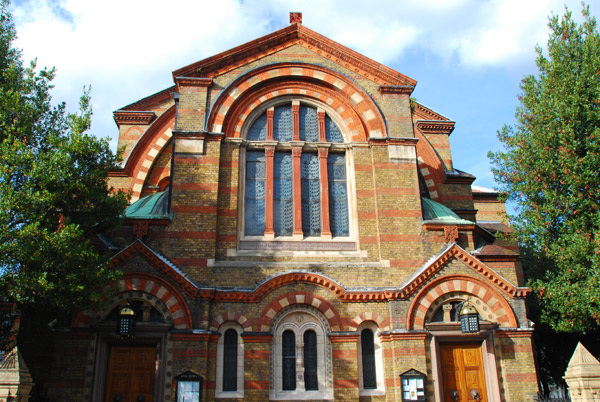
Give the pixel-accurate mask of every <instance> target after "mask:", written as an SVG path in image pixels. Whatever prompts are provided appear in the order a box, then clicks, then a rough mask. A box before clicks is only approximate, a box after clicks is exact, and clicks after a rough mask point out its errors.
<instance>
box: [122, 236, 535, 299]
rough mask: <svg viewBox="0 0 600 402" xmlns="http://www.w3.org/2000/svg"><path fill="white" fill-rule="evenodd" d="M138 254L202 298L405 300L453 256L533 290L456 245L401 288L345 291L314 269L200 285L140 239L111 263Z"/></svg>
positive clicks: (521, 292)
mask: <svg viewBox="0 0 600 402" xmlns="http://www.w3.org/2000/svg"><path fill="white" fill-rule="evenodd" d="M137 254H141V255H142V256H144V257H145V258H146V259H147V260H148V261H149V262H150V263H151V264H152V265H153V266H155V267H156V268H157V269H158V270H159V271H161V272H162V273H163V274H165V275H166V276H167V277H168V278H169V279H171V280H172V281H173V282H175V283H177V284H178V285H179V286H181V287H182V288H183V289H184V290H185V291H186V293H188V294H189V295H190V296H191V297H192V298H195V299H199V300H213V301H220V302H234V303H257V302H260V301H261V300H263V299H264V297H265V296H266V295H267V294H269V293H271V292H272V291H274V290H276V289H278V288H280V287H282V286H285V285H289V284H298V283H308V284H315V285H319V286H322V287H324V288H327V289H329V290H330V291H331V292H332V293H334V294H335V295H336V297H337V298H338V300H340V301H341V302H387V301H390V300H401V299H404V300H406V299H408V298H410V297H411V296H412V295H413V294H414V293H416V292H417V291H418V290H419V289H420V288H422V287H423V285H424V284H425V283H427V282H428V281H429V280H430V279H432V278H433V277H434V276H436V275H437V273H438V272H439V271H441V270H442V268H443V267H444V266H445V265H446V263H448V262H449V261H450V260H451V259H453V258H456V259H458V260H460V261H462V262H463V263H464V264H465V265H466V266H467V267H469V268H471V269H473V270H474V271H475V272H477V273H478V274H480V275H481V276H483V277H484V278H485V279H486V281H487V282H488V283H490V285H491V286H494V287H496V288H498V289H500V290H501V291H502V292H504V293H505V294H507V295H509V296H512V297H515V298H524V297H526V296H527V294H528V293H530V292H531V289H529V288H522V287H515V286H513V285H512V284H510V283H509V282H508V281H507V280H506V279H504V278H503V277H501V276H500V275H498V274H497V273H496V272H495V271H493V270H492V269H491V268H489V267H488V266H487V265H485V264H484V263H483V262H481V261H480V260H478V259H477V258H475V257H473V256H472V255H471V254H469V253H468V252H466V251H465V250H463V249H462V248H461V247H460V246H458V245H456V244H452V245H451V246H449V247H448V248H447V249H446V250H445V251H444V252H443V253H441V254H440V255H439V256H438V257H437V258H435V259H434V260H433V261H431V262H429V263H428V264H427V265H426V266H424V267H423V268H422V269H421V270H420V272H419V273H418V274H417V275H416V276H415V277H413V278H412V279H411V280H410V282H408V283H406V284H405V285H404V286H402V287H401V288H396V289H381V290H368V291H357V290H346V289H345V288H344V287H343V286H342V285H341V284H339V283H338V282H336V281H334V280H333V279H331V278H328V277H326V276H323V275H320V274H317V273H314V272H289V273H286V274H282V275H278V276H276V277H273V278H270V279H269V280H267V281H265V282H263V283H262V284H260V285H259V286H258V287H256V288H255V289H248V290H224V289H215V288H198V287H196V286H195V285H194V284H193V283H192V282H190V281H189V280H188V279H187V278H185V277H184V276H183V275H182V274H181V273H180V272H179V271H178V270H177V269H176V268H174V266H171V264H170V263H167V262H166V260H165V259H164V258H161V257H159V256H158V255H157V254H156V253H155V252H154V251H152V250H151V249H149V248H148V246H146V245H145V244H144V243H143V242H141V241H136V242H135V243H133V244H132V245H130V246H129V247H128V248H126V249H125V250H123V251H121V252H120V253H119V254H117V255H115V256H114V257H113V259H112V261H111V263H112V265H113V266H115V265H119V264H122V263H124V262H125V261H128V260H129V259H131V258H132V257H133V256H135V255H137Z"/></svg>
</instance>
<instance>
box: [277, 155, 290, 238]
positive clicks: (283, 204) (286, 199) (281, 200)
mask: <svg viewBox="0 0 600 402" xmlns="http://www.w3.org/2000/svg"><path fill="white" fill-rule="evenodd" d="M273 164H274V169H273V170H274V174H273V176H274V177H273V187H274V189H273V228H274V231H275V236H291V235H292V232H293V231H294V194H293V191H294V189H293V179H294V177H293V171H292V154H290V153H289V152H285V153H284V152H277V153H276V154H275V159H274V162H273Z"/></svg>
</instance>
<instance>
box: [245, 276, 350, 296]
mask: <svg viewBox="0 0 600 402" xmlns="http://www.w3.org/2000/svg"><path fill="white" fill-rule="evenodd" d="M295 283H306V284H309V285H317V286H321V287H324V288H326V289H329V291H331V292H332V293H333V294H335V295H336V296H337V297H338V298H340V299H343V297H344V295H345V294H346V290H345V289H344V288H343V287H342V285H340V284H339V283H338V282H336V281H334V280H333V279H331V278H328V277H326V276H323V275H320V274H316V273H313V272H289V273H286V274H282V275H277V276H275V277H273V278H270V279H269V280H267V281H265V282H263V283H262V284H261V285H259V286H258V287H257V288H256V290H255V291H254V292H253V293H254V297H255V298H256V299H258V300H261V299H262V298H263V297H265V296H266V295H267V294H268V293H270V292H272V291H274V290H275V289H278V288H280V287H282V286H285V285H289V284H295Z"/></svg>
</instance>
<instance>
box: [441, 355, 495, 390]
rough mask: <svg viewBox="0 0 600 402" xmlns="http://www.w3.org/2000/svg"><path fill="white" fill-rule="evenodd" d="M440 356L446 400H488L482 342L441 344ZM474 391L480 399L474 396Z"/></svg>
mask: <svg viewBox="0 0 600 402" xmlns="http://www.w3.org/2000/svg"><path fill="white" fill-rule="evenodd" d="M440 358H441V368H442V382H443V385H444V387H443V393H444V396H443V400H444V402H454V401H460V402H476V401H479V402H486V401H487V394H486V389H485V374H484V372H483V359H482V355H481V344H440ZM472 391H476V392H477V393H478V395H479V399H475V398H473V396H472V394H471V392H472ZM456 393H458V395H457V396H456ZM453 394H454V398H456V397H457V398H458V399H454V398H453Z"/></svg>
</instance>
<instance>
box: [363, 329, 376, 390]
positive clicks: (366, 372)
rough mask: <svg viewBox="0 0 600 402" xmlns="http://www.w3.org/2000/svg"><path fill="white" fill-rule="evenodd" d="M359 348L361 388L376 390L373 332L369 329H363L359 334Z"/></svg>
mask: <svg viewBox="0 0 600 402" xmlns="http://www.w3.org/2000/svg"><path fill="white" fill-rule="evenodd" d="M360 346H361V357H362V370H363V371H362V373H363V388H364V389H375V388H377V369H376V368H375V343H374V340H373V331H371V330H370V329H369V328H366V329H363V330H362V332H361V334H360Z"/></svg>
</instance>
